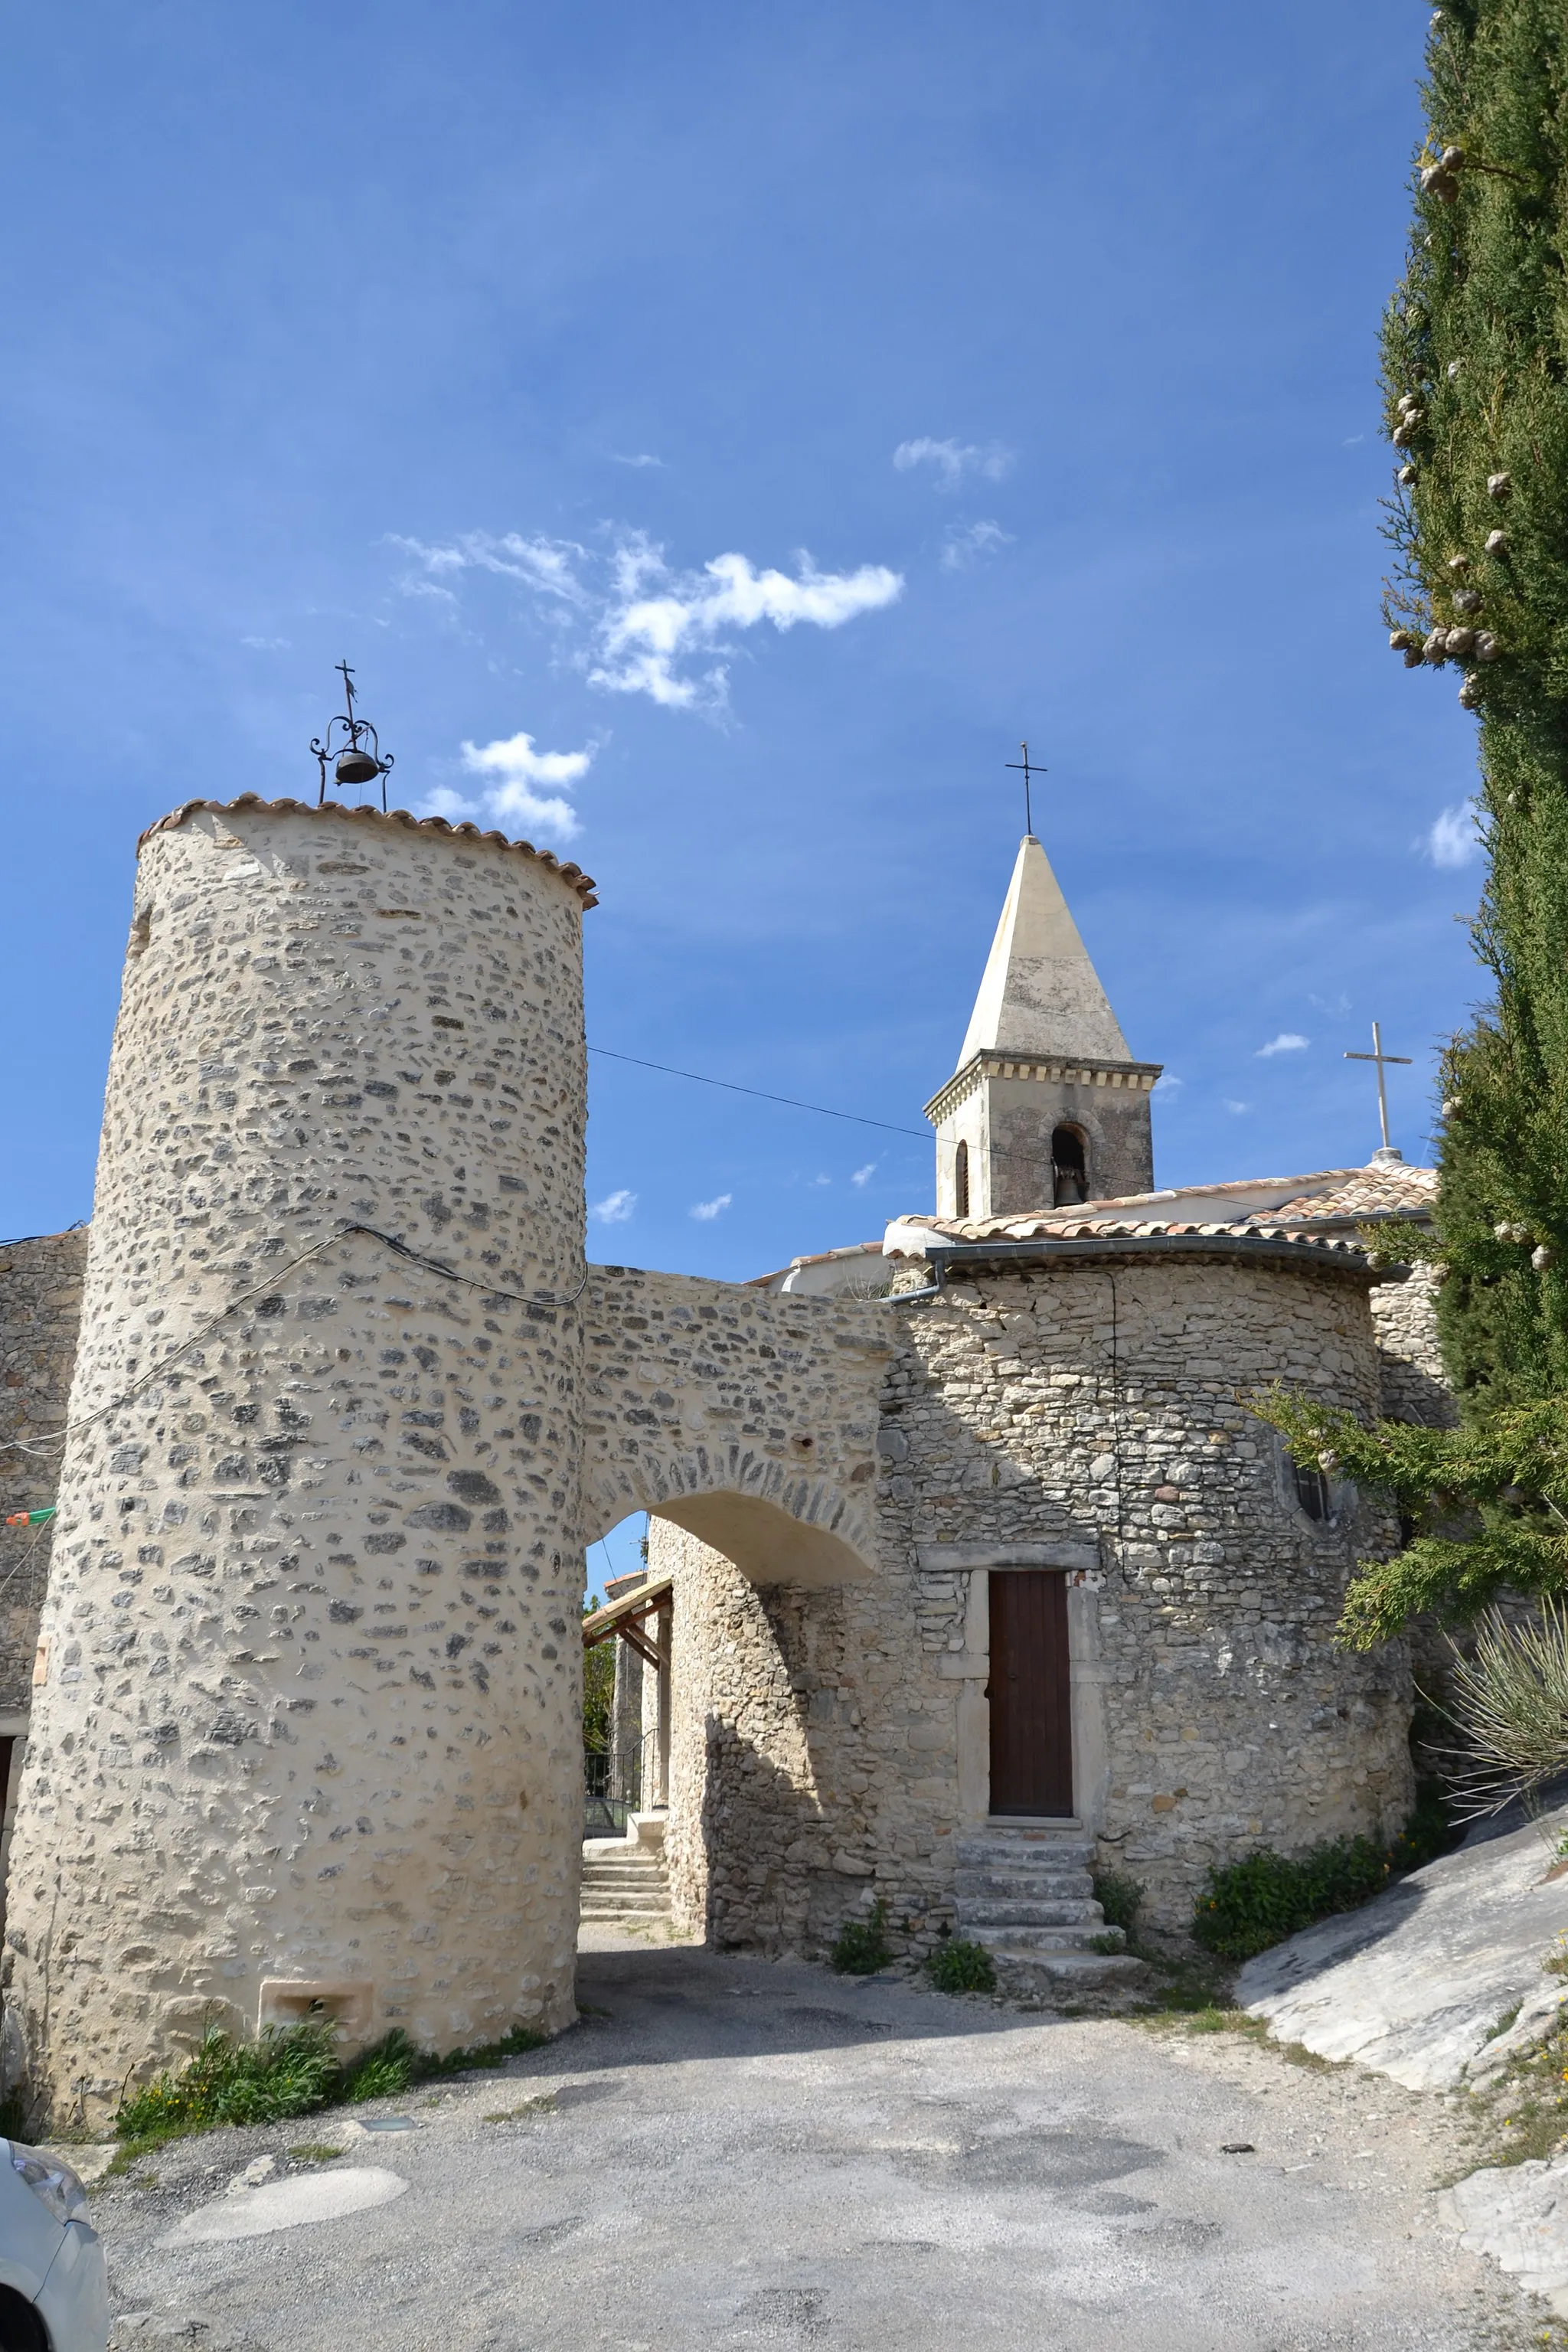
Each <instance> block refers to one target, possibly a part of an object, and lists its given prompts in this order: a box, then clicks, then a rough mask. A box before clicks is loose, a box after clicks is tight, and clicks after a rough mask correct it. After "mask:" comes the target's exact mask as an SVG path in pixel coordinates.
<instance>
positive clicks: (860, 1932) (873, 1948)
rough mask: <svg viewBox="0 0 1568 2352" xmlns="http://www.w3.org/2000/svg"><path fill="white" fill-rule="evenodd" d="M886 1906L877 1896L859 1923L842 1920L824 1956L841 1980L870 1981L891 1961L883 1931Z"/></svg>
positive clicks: (851, 1920)
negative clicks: (861, 1978) (836, 1936)
mask: <svg viewBox="0 0 1568 2352" xmlns="http://www.w3.org/2000/svg"><path fill="white" fill-rule="evenodd" d="M887 1925H888V1906H887V1905H886V1904H885V1903H884V1902H883V1900H882V1898H881V1896H880V1895H878V1897H877V1900H876V1901H875V1903H873V1904H872V1906H871V1908H870V1910H869V1911H868V1913H867V1915H866V1916H865V1917H864V1918H863V1919H846V1921H845V1922H844V1925H843V1927H840V1929H839V1930H838V1940H837V1943H836V1944H835V1945H834V1947H833V1949H832V1951H831V1953H830V1954H829V1955H828V1958H829V1960H830V1961H831V1963H832V1965H833V1967H834V1968H836V1969H837V1971H838V1973H839V1975H840V1976H841V1977H871V1976H875V1975H876V1973H877V1970H878V1969H885V1968H886V1967H887V1965H888V1962H889V1960H890V1959H891V1958H892V1957H893V1955H892V1951H891V1949H890V1948H889V1943H888V1939H887V1935H886V1932H885V1931H886V1928H887Z"/></svg>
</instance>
